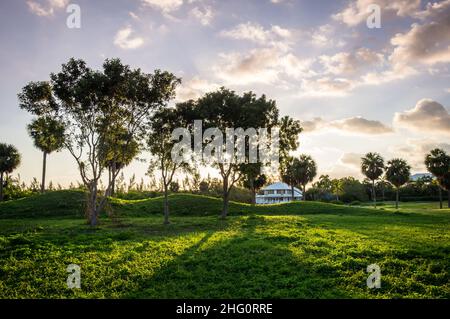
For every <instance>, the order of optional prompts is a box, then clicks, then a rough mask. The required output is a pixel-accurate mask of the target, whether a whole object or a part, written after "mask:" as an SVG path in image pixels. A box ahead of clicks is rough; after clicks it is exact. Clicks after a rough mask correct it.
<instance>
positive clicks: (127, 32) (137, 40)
mask: <svg viewBox="0 0 450 319" xmlns="http://www.w3.org/2000/svg"><path fill="white" fill-rule="evenodd" d="M133 32H134V31H133V29H132V28H131V26H126V27H124V28H122V29H120V30H119V31H118V32H117V33H116V36H115V37H114V44H115V45H116V46H118V47H119V48H121V49H125V50H129V49H137V48H139V47H141V46H142V45H143V44H144V39H143V38H142V37H139V36H134V37H133V36H132V34H133Z"/></svg>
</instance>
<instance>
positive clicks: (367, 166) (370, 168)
mask: <svg viewBox="0 0 450 319" xmlns="http://www.w3.org/2000/svg"><path fill="white" fill-rule="evenodd" d="M383 170H384V160H383V158H382V157H381V155H380V154H378V153H367V154H366V155H365V156H364V157H363V158H361V171H362V173H363V174H364V175H365V176H366V177H367V178H368V179H369V180H370V181H371V183H372V200H373V205H374V207H375V208H376V207H377V197H376V192H375V181H376V180H377V179H379V178H380V177H381V175H383Z"/></svg>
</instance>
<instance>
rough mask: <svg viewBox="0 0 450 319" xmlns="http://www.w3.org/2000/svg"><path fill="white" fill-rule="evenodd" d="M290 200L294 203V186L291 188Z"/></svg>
mask: <svg viewBox="0 0 450 319" xmlns="http://www.w3.org/2000/svg"><path fill="white" fill-rule="evenodd" d="M291 198H292V201H295V194H294V186H291Z"/></svg>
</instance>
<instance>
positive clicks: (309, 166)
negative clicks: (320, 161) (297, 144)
mask: <svg viewBox="0 0 450 319" xmlns="http://www.w3.org/2000/svg"><path fill="white" fill-rule="evenodd" d="M297 165H298V166H297V168H296V169H295V174H297V181H298V183H299V184H300V185H301V186H302V190H303V200H306V197H305V194H306V185H307V184H308V183H310V182H312V181H313V179H314V177H316V175H317V165H316V162H315V161H314V160H313V159H312V157H311V156H309V155H306V154H302V155H300V157H299V161H298V163H297Z"/></svg>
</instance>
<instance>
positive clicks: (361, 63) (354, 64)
mask: <svg viewBox="0 0 450 319" xmlns="http://www.w3.org/2000/svg"><path fill="white" fill-rule="evenodd" d="M320 61H321V63H322V64H323V66H324V67H325V71H326V72H328V73H331V74H334V75H340V76H344V75H357V74H359V73H361V72H364V71H367V70H368V69H369V70H370V69H373V68H375V67H378V66H381V65H382V64H383V62H384V56H383V54H381V53H377V52H374V51H372V50H370V49H367V48H360V49H357V50H356V51H354V52H340V53H337V54H335V55H332V56H328V55H322V56H321V57H320Z"/></svg>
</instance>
